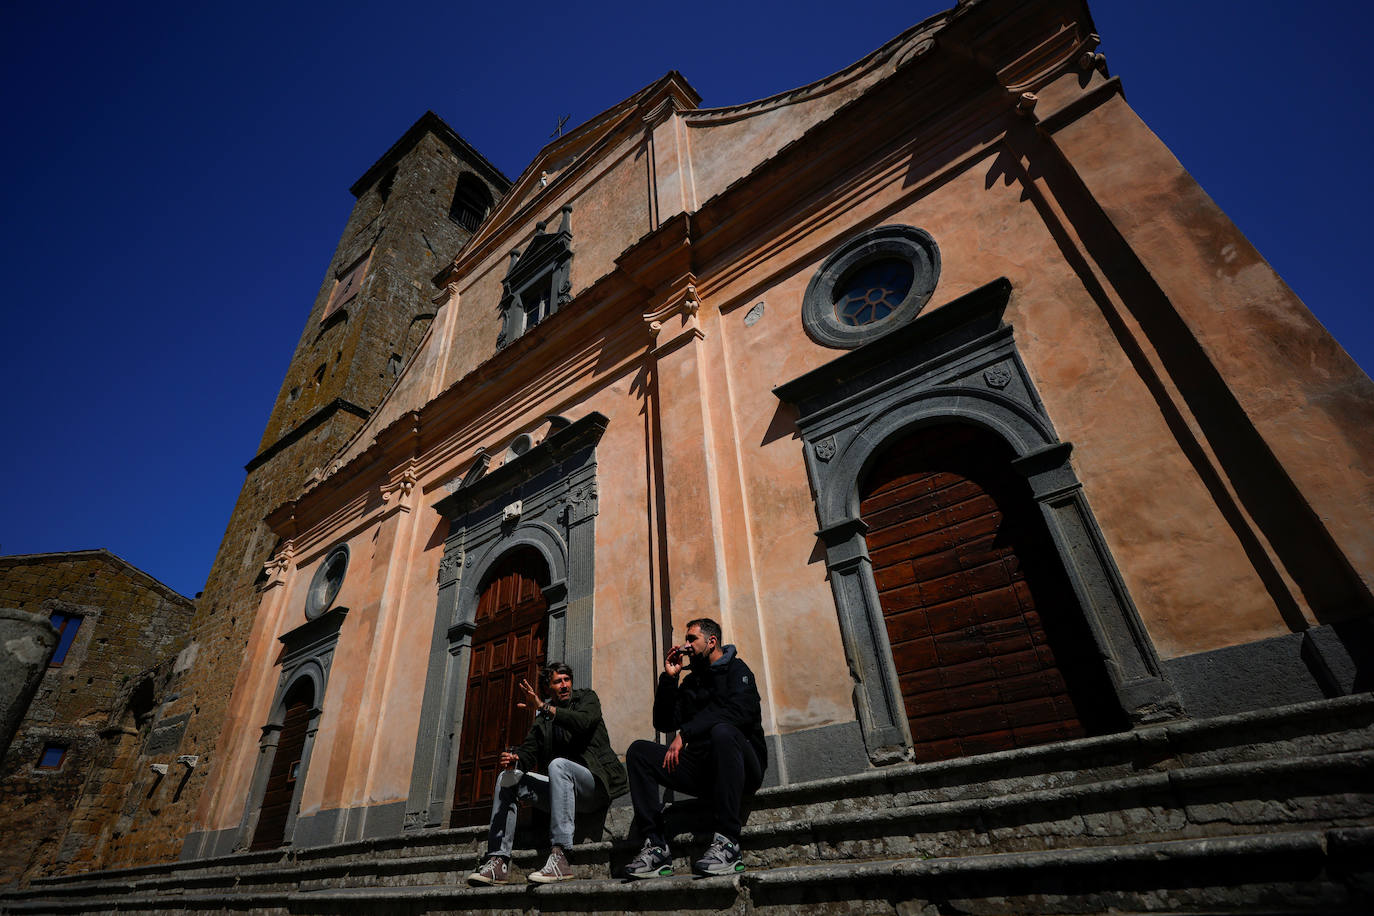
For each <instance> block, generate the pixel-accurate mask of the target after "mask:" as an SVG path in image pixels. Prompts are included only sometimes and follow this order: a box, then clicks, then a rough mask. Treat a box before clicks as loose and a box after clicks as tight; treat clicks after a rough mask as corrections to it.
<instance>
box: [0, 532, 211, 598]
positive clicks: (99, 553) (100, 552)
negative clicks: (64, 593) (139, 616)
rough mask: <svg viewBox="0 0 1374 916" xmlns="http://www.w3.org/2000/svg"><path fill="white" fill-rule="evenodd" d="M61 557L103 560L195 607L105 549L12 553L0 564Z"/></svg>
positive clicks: (164, 593) (179, 593)
mask: <svg viewBox="0 0 1374 916" xmlns="http://www.w3.org/2000/svg"><path fill="white" fill-rule="evenodd" d="M63 557H71V558H79V559H91V560H104V561H105V562H106V563H109V564H110V565H111V566H116V567H119V568H121V569H124V570H127V571H128V572H130V573H133V574H135V575H137V576H139V577H141V578H143V579H147V580H148V581H149V582H151V583H152V584H153V586H155V590H156V591H158V592H161V593H162V594H163V595H164V596H165V597H170V598H175V599H177V600H178V601H181V602H183V603H184V604H186V606H187V607H194V606H195V602H194V601H192V600H191V599H190V598H187V597H186V596H185V595H183V594H182V593H181V592H179V591H177V590H176V589H174V588H172V587H171V586H170V585H168V584H167V583H165V582H163V581H161V580H159V579H158V578H157V577H156V576H154V575H152V574H151V573H148V572H145V571H144V570H142V569H139V568H138V567H137V566H135V565H134V564H132V563H130V562H129V561H128V560H126V559H124V558H123V557H121V556H119V554H117V553H115V552H114V551H112V550H110V549H109V548H106V547H96V548H88V549H83V550H56V551H53V552H51V553H12V554H7V555H5V556H0V564H5V563H7V562H9V561H19V562H21V563H22V562H26V561H41V560H55V559H59V558H63Z"/></svg>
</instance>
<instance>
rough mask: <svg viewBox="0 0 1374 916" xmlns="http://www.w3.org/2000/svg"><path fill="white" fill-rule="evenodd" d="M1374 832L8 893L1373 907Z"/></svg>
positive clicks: (579, 903)
mask: <svg viewBox="0 0 1374 916" xmlns="http://www.w3.org/2000/svg"><path fill="white" fill-rule="evenodd" d="M1372 886H1374V828H1356V829H1346V830H1327V831H1319V830H1313V831H1287V832H1282V833H1273V834H1269V835H1254V836H1245V837H1223V838H1206V839H1186V840H1170V841H1163V842H1157V843H1129V844H1117V845H1111V846H1102V847H1094V848H1074V849H1055V850H1043V851H1039V852H1012V853H993V854H989V855H984V856H970V857H961V858H950V859H911V858H904V859H883V860H870V861H866V862H857V863H843V864H821V865H798V866H782V867H776V868H766V869H759V870H754V871H748V872H745V873H743V874H741V875H736V876H734V877H724V878H707V879H696V878H688V877H673V878H665V879H658V880H654V881H647V882H626V881H619V880H612V879H595V880H584V881H571V882H566V883H563V884H558V885H549V886H528V885H524V884H512V885H507V886H504V887H491V888H468V887H465V886H462V885H461V884H457V883H452V882H451V883H447V884H436V885H429V886H407V887H379V886H372V887H366V888H321V889H317V890H306V889H297V890H276V891H263V890H240V891H237V892H234V893H232V894H226V893H225V892H223V891H221V892H218V893H205V892H198V891H193V890H187V891H186V892H185V893H183V894H178V895H171V894H162V895H151V894H139V893H136V892H134V893H124V894H108V895H100V896H96V895H91V896H88V897H85V898H82V899H79V900H77V899H72V900H54V899H43V898H33V899H29V900H25V901H11V902H9V903H7V904H6V905H5V908H4V912H8V913H90V914H97V913H140V912H142V913H157V914H165V916H174V914H191V913H205V912H224V911H226V910H233V911H236V912H252V913H255V914H262V916H276V914H288V913H290V914H372V913H376V914H417V916H418V914H445V913H470V912H491V913H520V914H527V913H528V914H534V913H566V914H576V913H607V912H626V913H637V912H670V911H671V912H678V913H708V912H712V913H721V912H731V913H740V914H745V913H758V914H782V913H795V912H798V911H806V912H847V913H848V912H853V913H873V912H882V913H892V912H898V913H921V914H927V913H928V914H931V916H934V914H937V913H951V912H953V913H963V914H984V913H986V914H992V913H1004V914H1047V913H1064V914H1068V913H1109V912H1110V913H1113V914H1121V913H1131V912H1151V913H1159V912H1170V913H1190V914H1199V913H1216V914H1221V913H1228V914H1233V913H1246V914H1255V913H1268V914H1279V913H1324V914H1357V913H1358V914H1363V913H1367V912H1368V911H1369V910H1368V907H1369V905H1370V901H1371V887H1372Z"/></svg>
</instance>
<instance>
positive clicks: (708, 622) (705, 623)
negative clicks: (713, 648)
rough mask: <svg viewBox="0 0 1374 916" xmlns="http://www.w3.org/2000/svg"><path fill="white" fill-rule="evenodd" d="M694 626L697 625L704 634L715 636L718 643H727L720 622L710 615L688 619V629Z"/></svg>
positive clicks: (720, 644)
mask: <svg viewBox="0 0 1374 916" xmlns="http://www.w3.org/2000/svg"><path fill="white" fill-rule="evenodd" d="M692 627H696V628H697V629H698V630H700V631H701V635H702V636H714V637H715V638H716V645H718V646H724V645H725V639H724V637H723V636H722V635H721V632H720V624H718V623H716V622H715V621H714V620H712V619H711V618H710V617H698V618H697V619H696V620H689V621H687V629H689V630H690V629H691V628H692Z"/></svg>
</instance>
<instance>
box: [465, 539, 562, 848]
mask: <svg viewBox="0 0 1374 916" xmlns="http://www.w3.org/2000/svg"><path fill="white" fill-rule="evenodd" d="M548 583H549V569H548V565H547V564H546V563H545V562H544V559H543V557H541V556H540V555H539V553H538V551H536V550H533V549H530V548H522V549H518V550H515V551H513V552H512V553H511V554H510V555H509V556H507V557H504V558H503V559H501V560H499V561H498V562H497V564H496V566H495V567H494V568H493V569H492V571H491V573H490V575H489V576H488V577H487V579H486V581H485V582H484V583H483V585H482V588H481V594H480V597H479V598H478V601H477V619H476V621H475V623H476V629H475V630H474V631H473V635H472V665H471V667H470V668H469V669H468V689H467V701H466V703H465V704H464V706H463V709H464V712H463V730H462V733H461V735H462V737H461V739H460V744H459V748H458V777H457V780H456V781H455V785H454V791H453V815H452V817H451V819H450V825H451V826H454V827H462V826H467V825H471V824H485V823H486V822H487V821H488V820H489V819H490V818H491V793H492V787H493V785H495V782H496V772H497V770H498V769H499V758H500V753H501V750H502V748H504V747H506V746H507V745H512V744H519V743H520V742H521V741H522V740H523V739H524V737H525V732H527V731H528V730H529V727H530V722H531V719H532V716H533V710H530V709H520V708H518V707H517V706H516V705H515V704H516V703H517V702H519V701H521V700H522V699H523V696H524V695H523V694H522V693H520V692H519V690H518V689H517V685H518V684H519V683H520V680H521V679H522V678H525V679H528V680H529V682H530V683H531V684H534V685H536V687H537V686H538V684H539V670H540V668H541V667H542V666H543V665H544V661H545V659H544V656H545V647H546V645H547V643H548V607H549V604H548V600H547V599H546V598H545V597H544V586H546V585H548Z"/></svg>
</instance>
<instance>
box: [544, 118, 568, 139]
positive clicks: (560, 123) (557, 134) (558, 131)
mask: <svg viewBox="0 0 1374 916" xmlns="http://www.w3.org/2000/svg"><path fill="white" fill-rule="evenodd" d="M571 117H572V115H570V114H565V115H564V116H563V117H561V118H559V119H558V126H557V127H555V128H554V129H553V133H551V134H549V136H550V137H561V136H563V125H564V124H567V123H568V118H571Z"/></svg>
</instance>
